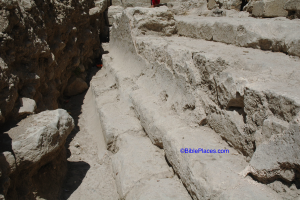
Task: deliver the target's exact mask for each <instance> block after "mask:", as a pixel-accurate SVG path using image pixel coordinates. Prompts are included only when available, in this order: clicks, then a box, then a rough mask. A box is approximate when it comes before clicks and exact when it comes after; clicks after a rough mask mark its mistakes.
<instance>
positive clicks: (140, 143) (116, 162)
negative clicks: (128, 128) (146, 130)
mask: <svg viewBox="0 0 300 200" xmlns="http://www.w3.org/2000/svg"><path fill="white" fill-rule="evenodd" d="M117 147H118V148H119V151H118V152H117V153H116V154H115V155H113V156H112V164H113V170H114V174H115V180H116V184H117V188H118V193H119V195H120V197H121V198H124V197H125V196H126V194H127V193H128V192H129V191H130V190H131V189H132V188H133V187H134V185H135V184H137V183H138V182H139V181H141V180H142V179H149V178H151V177H155V178H157V179H160V178H170V177H173V175H174V174H173V171H172V169H171V168H170V167H169V166H168V164H167V162H166V161H165V157H164V151H163V150H161V149H159V148H158V147H156V146H154V145H153V144H152V143H151V141H150V139H149V138H147V137H140V136H132V135H129V134H127V133H126V134H122V135H121V136H120V137H119V138H118V141H117Z"/></svg>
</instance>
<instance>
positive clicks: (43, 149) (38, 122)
mask: <svg viewBox="0 0 300 200" xmlns="http://www.w3.org/2000/svg"><path fill="white" fill-rule="evenodd" d="M73 127H74V121H73V119H72V117H71V116H70V115H69V114H68V113H67V112H66V111H65V110H62V109H57V110H54V111H44V112H41V113H39V114H36V115H30V116H29V117H27V118H25V119H24V120H22V121H21V122H20V123H19V124H18V126H16V127H14V128H12V129H10V130H9V131H8V132H7V133H5V134H7V135H8V136H9V137H10V138H11V140H12V142H11V150H12V152H13V154H12V153H11V152H10V151H11V150H9V149H8V151H5V152H3V159H2V157H1V165H2V164H4V166H6V169H4V170H3V168H2V171H4V172H6V174H5V175H6V176H7V178H8V177H9V179H10V184H9V185H8V187H7V190H6V191H5V193H4V195H5V196H6V197H7V199H15V198H17V199H25V198H26V199H34V198H35V197H36V196H34V195H33V192H36V195H38V196H43V197H44V198H58V196H59V195H60V187H61V184H62V182H63V179H64V175H65V172H66V154H65V149H64V143H65V141H66V138H67V136H68V135H69V134H70V132H71V130H72V129H73ZM46 172H47V174H46ZM23 190H27V191H28V192H27V193H22V192H21V191H23Z"/></svg>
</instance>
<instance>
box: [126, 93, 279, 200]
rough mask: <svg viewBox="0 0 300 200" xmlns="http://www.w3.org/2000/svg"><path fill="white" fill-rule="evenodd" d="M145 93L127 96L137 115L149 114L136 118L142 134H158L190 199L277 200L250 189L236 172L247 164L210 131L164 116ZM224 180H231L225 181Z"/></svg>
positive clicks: (252, 188) (272, 193)
mask: <svg viewBox="0 0 300 200" xmlns="http://www.w3.org/2000/svg"><path fill="white" fill-rule="evenodd" d="M142 94H143V95H142ZM146 94H149V93H148V92H146V91H142V90H137V91H135V92H134V93H133V94H132V95H131V98H132V100H133V101H134V104H133V105H134V107H135V108H137V111H138V113H139V114H140V115H142V114H144V113H147V114H148V115H150V117H149V118H140V119H141V121H142V125H143V126H144V128H145V130H146V131H147V130H150V132H148V131H147V133H148V134H152V133H153V131H151V129H149V127H151V126H154V127H155V129H156V132H157V134H160V135H161V138H163V148H164V150H165V152H166V155H167V159H168V161H169V162H170V164H171V165H172V166H173V168H174V170H175V172H176V173H177V174H178V175H179V177H180V178H181V180H182V181H183V183H184V185H186V187H187V190H188V191H189V192H190V194H191V196H192V197H193V199H202V198H204V199H206V198H207V199H208V198H212V197H217V198H224V199H232V198H233V196H235V195H236V196H235V197H236V198H238V199H239V198H242V199H245V198H246V199H253V198H258V199H268V198H270V196H272V198H277V199H278V197H277V196H276V193H274V192H272V191H271V190H270V189H268V188H267V187H264V186H263V185H262V184H260V185H259V186H258V185H256V186H254V185H252V184H251V183H249V182H248V181H250V180H245V179H243V178H241V177H239V176H238V172H239V170H241V169H243V167H244V166H246V164H247V163H246V162H245V160H244V159H243V157H242V156H238V154H237V153H236V151H235V150H234V149H232V148H230V147H229V146H228V144H226V143H225V142H224V141H222V140H221V138H219V137H216V133H214V132H213V131H212V130H211V129H209V128H204V127H203V128H195V129H193V128H191V127H188V126H187V125H186V124H185V123H183V121H181V120H179V119H178V118H177V117H176V116H172V115H168V114H167V111H166V110H165V109H164V108H163V107H161V106H160V104H159V103H158V102H159V101H157V100H156V101H155V100H154V98H151V97H150V96H149V95H146ZM147 100H148V101H154V102H156V103H154V104H152V105H151V106H146V107H145V109H143V110H140V109H139V108H138V107H139V106H141V105H144V103H145V102H146V101H147ZM148 105H149V104H148ZM140 112H142V113H140ZM159 113H164V115H158V114H159ZM152 130H153V128H152ZM204 138H205V139H204ZM182 148H188V149H189V148H192V149H193V148H194V149H197V150H198V148H203V149H216V150H218V149H228V150H229V152H230V154H214V153H212V154H205V153H201V152H200V153H190V154H188V153H187V154H185V153H182V152H181V149H182ZM229 169H230V170H229ZM228 177H231V178H230V179H228ZM229 185H230V188H231V189H230V190H226V189H225V188H226V187H227V186H229ZM259 187H264V189H267V190H268V192H267V193H268V194H266V193H265V194H264V192H261V191H260V189H259ZM256 192H258V193H256ZM268 195H270V196H268Z"/></svg>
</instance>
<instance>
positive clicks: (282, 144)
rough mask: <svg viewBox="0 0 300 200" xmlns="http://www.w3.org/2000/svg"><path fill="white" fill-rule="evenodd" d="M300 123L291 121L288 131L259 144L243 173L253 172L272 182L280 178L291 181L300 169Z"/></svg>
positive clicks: (256, 175) (260, 179)
mask: <svg viewBox="0 0 300 200" xmlns="http://www.w3.org/2000/svg"><path fill="white" fill-rule="evenodd" d="M299 133H300V132H299V124H298V123H295V122H294V123H291V124H290V127H289V129H288V130H287V131H285V132H283V133H282V134H278V135H273V136H272V137H271V138H270V139H269V140H268V141H265V142H264V143H262V144H261V145H260V146H258V148H257V150H256V151H255V153H254V155H253V157H252V159H251V162H250V163H249V166H248V167H247V168H246V169H245V170H244V171H243V172H242V174H243V175H247V174H249V173H250V174H252V175H253V176H255V177H256V178H257V179H258V180H259V181H262V182H272V181H274V180H276V179H278V178H280V179H283V180H284V181H286V182H289V183H291V182H292V181H294V180H295V179H296V174H297V173H298V171H299V162H300V160H299V152H300V151H299V150H300V138H299V136H300V134H299Z"/></svg>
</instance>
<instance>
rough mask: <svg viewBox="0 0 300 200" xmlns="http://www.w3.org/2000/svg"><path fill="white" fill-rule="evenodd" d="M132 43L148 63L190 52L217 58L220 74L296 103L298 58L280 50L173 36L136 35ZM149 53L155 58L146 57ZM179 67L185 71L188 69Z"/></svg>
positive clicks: (299, 93) (298, 94)
mask: <svg viewBox="0 0 300 200" xmlns="http://www.w3.org/2000/svg"><path fill="white" fill-rule="evenodd" d="M136 46H137V49H142V51H140V52H139V53H140V55H142V56H143V57H144V58H145V59H147V60H148V61H151V62H154V61H157V62H169V60H167V59H171V61H172V62H173V63H174V62H180V59H181V57H183V56H185V57H188V56H191V57H192V56H193V53H199V54H200V55H203V57H205V59H206V62H210V61H216V60H218V59H219V60H221V61H224V62H225V63H226V65H227V67H226V69H225V70H224V71H222V73H226V74H230V76H232V77H233V78H234V79H239V78H241V79H243V80H246V82H247V84H246V85H245V87H248V88H251V89H254V90H258V91H271V92H273V93H276V94H278V95H281V96H284V97H287V98H289V99H292V100H293V101H294V103H295V104H298V105H299V104H300V91H299V89H298V85H299V84H300V79H299V77H300V71H299V67H300V59H299V58H298V57H290V56H288V55H285V54H283V53H280V52H268V51H262V50H259V49H251V48H244V47H237V46H234V45H227V44H223V43H219V42H211V41H206V40H201V39H192V38H187V37H176V36H174V37H155V36H145V37H137V38H136ZM154 51H156V52H159V54H157V53H155V52H154ZM178 52H180V54H178ZM175 53H176V54H178V55H176V54H175ZM149 55H155V56H157V57H155V58H154V57H149ZM174 64H175V65H176V64H177V63H174ZM178 64H181V63H178ZM176 70H177V69H176ZM179 70H182V71H183V72H184V73H186V71H188V70H189V69H187V68H185V69H179ZM179 70H178V71H179ZM193 84H195V85H197V84H201V79H198V80H196V82H195V83H193Z"/></svg>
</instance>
